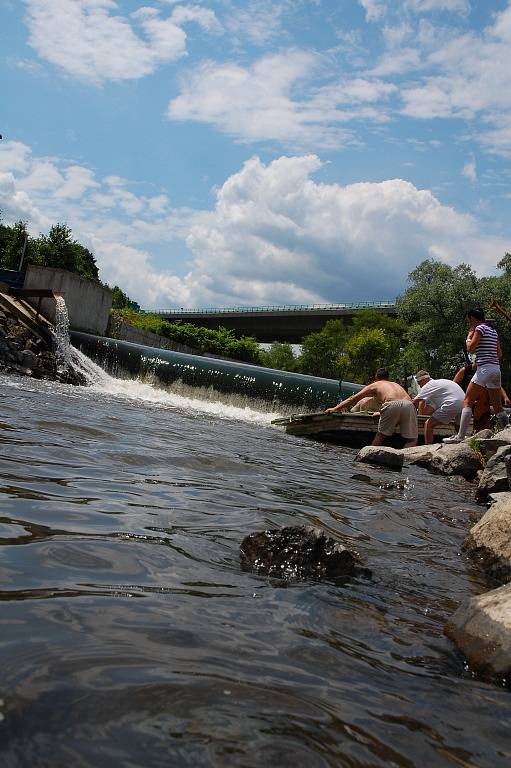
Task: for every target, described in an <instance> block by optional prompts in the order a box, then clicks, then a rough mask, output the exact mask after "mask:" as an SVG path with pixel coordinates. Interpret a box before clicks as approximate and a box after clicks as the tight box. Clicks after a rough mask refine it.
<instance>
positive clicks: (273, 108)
mask: <svg viewBox="0 0 511 768" xmlns="http://www.w3.org/2000/svg"><path fill="white" fill-rule="evenodd" d="M322 63H323V62H322V60H321V59H320V57H318V56H317V55H315V54H313V53H310V52H307V51H298V50H292V51H288V52H286V53H280V54H275V55H268V56H264V57H262V58H260V59H258V60H257V61H256V62H255V63H254V64H253V66H252V67H250V68H245V67H242V66H240V65H238V64H234V63H227V64H217V63H215V62H211V61H208V62H203V63H202V64H201V65H200V66H199V67H197V68H195V69H194V70H192V71H191V72H190V73H189V74H188V75H187V76H186V77H183V78H182V79H181V92H180V94H179V95H178V96H177V97H176V98H175V99H173V100H172V101H171V102H170V104H169V107H168V117H169V118H170V119H171V120H194V121H197V122H202V123H208V124H211V125H214V126H215V127H216V128H217V129H218V130H220V131H223V132H225V133H228V134H229V135H231V136H234V137H236V138H237V139H238V140H239V141H242V142H254V141H263V140H275V141H280V142H282V143H285V144H286V145H288V146H292V147H306V146H309V145H310V144H311V143H316V144H317V143H320V144H321V145H322V146H323V147H339V146H342V145H343V144H345V143H348V142H350V141H351V140H352V136H351V133H350V132H349V131H347V130H346V129H344V128H342V127H341V124H343V123H347V122H349V121H352V120H356V119H362V118H364V119H366V120H375V121H379V120H381V119H385V111H384V108H383V107H382V108H381V109H376V108H375V107H374V106H373V107H372V108H371V109H367V108H366V107H365V104H366V103H371V104H374V102H376V101H378V100H379V99H385V98H386V97H387V96H389V95H390V94H392V93H394V92H395V91H396V88H395V86H393V85H392V84H388V83H384V82H382V81H378V80H376V79H369V78H356V79H353V80H352V81H349V80H347V81H346V82H339V83H333V84H330V85H328V86H324V87H320V88H318V87H314V88H312V87H311V88H309V90H308V91H307V92H304V93H303V95H302V96H301V97H299V96H297V95H295V91H296V89H297V87H298V84H301V85H302V88H303V87H304V83H305V82H306V81H307V80H311V78H312V77H313V75H314V74H316V73H317V72H318V71H319V70H321V66H322ZM339 106H343V109H339Z"/></svg>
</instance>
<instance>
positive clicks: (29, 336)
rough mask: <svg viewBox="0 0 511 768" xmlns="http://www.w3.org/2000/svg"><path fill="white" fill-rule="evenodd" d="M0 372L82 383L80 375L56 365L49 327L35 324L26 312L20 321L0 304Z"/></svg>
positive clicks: (65, 367) (68, 382)
mask: <svg viewBox="0 0 511 768" xmlns="http://www.w3.org/2000/svg"><path fill="white" fill-rule="evenodd" d="M0 373H8V374H15V375H18V376H31V377H33V378H36V379H49V380H50V381H61V382H64V383H67V384H83V383H84V381H83V380H82V378H81V376H80V375H79V374H77V373H76V372H74V371H73V370H71V369H70V368H68V367H67V366H59V365H58V360H57V357H56V354H55V349H54V343H53V341H52V338H51V335H50V333H49V331H48V330H47V329H46V328H45V329H42V328H41V332H38V331H37V328H36V325H35V324H33V323H32V322H31V321H30V318H29V317H28V316H27V322H26V323H25V322H23V321H21V320H20V319H19V318H17V317H16V316H15V315H13V314H12V313H10V312H9V311H8V310H7V309H6V308H5V307H2V306H0Z"/></svg>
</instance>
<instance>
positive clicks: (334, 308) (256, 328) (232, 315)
mask: <svg viewBox="0 0 511 768" xmlns="http://www.w3.org/2000/svg"><path fill="white" fill-rule="evenodd" d="M361 309H372V310H374V311H375V312H381V313H382V314H386V315H395V314H396V311H397V310H396V304H395V302H394V301H374V302H357V303H352V304H298V305H294V306H287V307H286V306H274V307H229V308H225V309H167V310H159V311H157V312H155V313H154V314H157V315H159V316H160V317H162V318H164V319H165V320H169V321H170V322H175V321H176V320H182V321H183V322H186V323H193V325H199V326H202V327H203V328H214V329H216V328H218V326H219V325H222V326H223V327H224V328H229V329H230V330H233V331H236V333H237V334H239V335H243V336H254V337H255V338H256V339H257V340H258V341H260V342H263V343H264V342H266V343H271V342H272V341H281V342H289V343H290V344H300V342H301V341H302V339H303V337H304V336H306V335H307V334H309V333H313V332H315V331H320V330H321V329H322V328H323V326H324V324H325V323H326V322H327V320H337V319H342V320H344V321H348V320H350V319H351V318H352V317H353V315H354V314H355V313H356V312H357V310H361ZM151 314H153V313H151Z"/></svg>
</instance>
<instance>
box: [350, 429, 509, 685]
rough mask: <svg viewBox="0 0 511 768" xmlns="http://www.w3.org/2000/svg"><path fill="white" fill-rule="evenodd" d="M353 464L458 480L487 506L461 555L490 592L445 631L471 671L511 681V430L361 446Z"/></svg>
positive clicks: (470, 602)
mask: <svg viewBox="0 0 511 768" xmlns="http://www.w3.org/2000/svg"><path fill="white" fill-rule="evenodd" d="M357 460H358V461H361V462H366V463H369V464H378V465H380V466H385V467H389V468H391V469H395V470H398V471H399V470H401V469H402V468H403V467H406V466H409V465H411V464H416V465H418V466H422V467H426V468H427V469H429V470H430V471H431V472H436V473H440V474H444V475H460V476H462V477H464V478H465V479H467V480H468V481H470V482H472V483H473V484H474V487H475V497H476V499H477V501H479V502H480V503H485V504H487V505H489V507H488V509H487V511H486V512H485V513H484V514H482V517H481V519H480V520H479V521H478V522H477V523H476V525H474V526H473V528H472V529H471V530H470V531H469V533H468V535H467V538H466V539H465V542H464V544H463V552H464V553H465V554H466V555H467V556H468V557H470V559H471V560H472V561H473V562H474V563H475V564H476V565H477V566H478V567H479V568H480V569H482V571H483V572H484V574H485V575H486V576H487V577H488V580H489V583H490V584H491V586H493V587H495V586H498V585H501V586H498V588H496V589H491V590H490V591H489V592H486V593H484V594H481V595H477V596H476V597H473V598H472V599H470V600H468V601H467V603H465V604H462V605H461V606H460V607H459V608H458V610H457V611H456V612H455V613H454V614H453V616H452V617H451V619H450V620H449V622H448V623H447V625H446V627H445V633H446V635H447V636H448V637H449V638H450V639H451V640H452V641H453V642H454V643H455V644H456V645H457V646H458V648H459V649H460V650H461V652H462V653H463V655H464V656H465V658H466V659H467V660H468V663H469V665H470V667H471V668H472V669H473V670H475V671H477V672H478V673H479V674H480V675H482V676H483V677H487V678H489V679H499V680H501V679H502V678H507V679H509V677H510V676H511V484H510V483H511V427H506V429H504V430H502V431H501V432H497V433H496V434H493V433H492V432H491V430H484V431H482V432H479V433H478V434H476V435H474V436H473V437H471V438H469V439H467V440H465V441H464V442H462V443H458V444H449V445H446V444H442V443H436V444H434V445H428V446H418V447H417V448H403V449H402V450H398V449H394V448H386V447H378V448H376V447H374V448H373V447H372V446H366V447H365V448H362V450H361V451H360V452H359V454H358V456H357Z"/></svg>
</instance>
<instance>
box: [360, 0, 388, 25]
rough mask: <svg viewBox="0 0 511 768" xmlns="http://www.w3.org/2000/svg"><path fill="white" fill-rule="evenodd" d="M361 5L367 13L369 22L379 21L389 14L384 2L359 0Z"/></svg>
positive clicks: (382, 0) (380, 0)
mask: <svg viewBox="0 0 511 768" xmlns="http://www.w3.org/2000/svg"><path fill="white" fill-rule="evenodd" d="M359 3H360V5H361V6H362V8H363V9H364V11H365V12H366V19H367V21H379V20H380V19H381V18H382V17H383V16H385V13H386V12H387V6H386V3H385V1H384V0H359Z"/></svg>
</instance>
